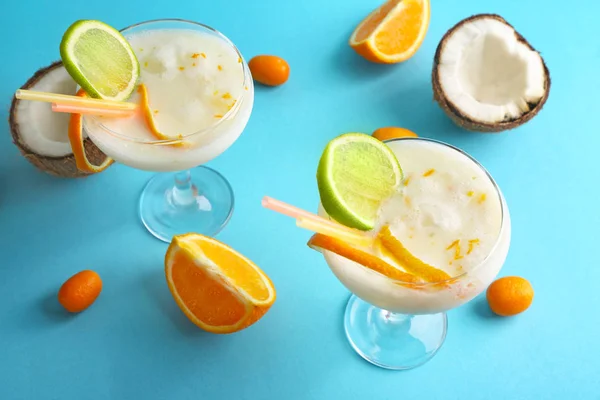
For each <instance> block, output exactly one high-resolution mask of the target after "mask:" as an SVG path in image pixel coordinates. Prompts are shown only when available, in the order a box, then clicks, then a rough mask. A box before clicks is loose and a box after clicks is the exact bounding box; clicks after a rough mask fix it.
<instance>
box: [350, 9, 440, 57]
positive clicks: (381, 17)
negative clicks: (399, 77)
mask: <svg viewBox="0 0 600 400" xmlns="http://www.w3.org/2000/svg"><path fill="white" fill-rule="evenodd" d="M428 27H429V0H388V1H387V2H386V3H385V4H384V5H382V6H381V7H379V8H378V9H376V10H375V11H373V12H372V13H371V14H369V16H368V17H367V18H365V19H364V20H363V21H362V22H361V23H360V24H359V25H358V26H357V27H356V29H355V30H354V32H353V33H352V36H351V37H350V46H351V47H352V48H353V49H354V50H355V51H356V52H357V53H358V54H360V55H361V56H363V57H364V58H366V59H367V60H369V61H373V62H376V63H385V64H393V63H398V62H401V61H405V60H407V59H409V58H410V57H412V55H413V54H415V53H416V52H417V50H418V49H419V47H420V46H421V43H422V42H423V39H425V34H426V33H427V28H428Z"/></svg>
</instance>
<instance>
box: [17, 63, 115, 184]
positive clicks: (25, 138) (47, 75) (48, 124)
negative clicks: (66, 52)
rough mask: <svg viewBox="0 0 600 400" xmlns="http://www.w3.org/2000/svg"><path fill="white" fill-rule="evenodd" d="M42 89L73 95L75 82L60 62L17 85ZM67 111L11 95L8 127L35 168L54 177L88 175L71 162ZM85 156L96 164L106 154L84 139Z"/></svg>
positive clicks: (100, 161) (73, 158)
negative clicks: (54, 110)
mask: <svg viewBox="0 0 600 400" xmlns="http://www.w3.org/2000/svg"><path fill="white" fill-rule="evenodd" d="M21 88H22V89H30V90H37V91H42V92H51V93H61V94H74V93H75V91H76V88H77V84H76V83H75V81H74V80H73V79H72V78H71V76H70V75H69V74H68V73H67V70H66V69H65V68H64V67H63V64H62V63H61V62H55V63H53V64H52V65H50V66H48V67H45V68H42V69H40V70H39V71H37V72H36V73H35V74H34V75H33V76H32V77H31V78H29V80H28V81H27V82H26V83H25V84H24V85H23V86H22V87H21ZM69 118H70V114H66V113H56V112H53V111H52V109H51V107H50V104H49V103H44V102H39V101H28V100H18V99H17V98H16V97H15V98H13V101H12V105H11V107H10V117H9V123H10V130H11V133H12V138H13V142H14V143H15V145H17V147H18V148H19V150H20V151H21V154H23V156H24V157H25V158H26V159H27V160H28V161H29V162H30V163H32V164H33V165H34V166H36V167H37V168H38V169H40V170H42V171H44V172H47V173H49V174H51V175H54V176H60V177H68V178H77V177H83V176H88V175H91V174H90V173H87V172H82V171H80V170H78V169H77V166H76V165H75V157H74V156H73V152H72V150H71V144H70V143H69V136H68V126H69ZM84 146H85V151H86V155H87V157H88V159H89V160H90V161H91V162H92V163H93V164H95V165H100V164H101V163H102V162H103V161H104V159H105V158H106V155H105V154H104V153H102V152H101V151H100V150H99V149H98V148H97V147H96V145H94V143H92V141H91V140H90V139H88V138H86V139H85V141H84Z"/></svg>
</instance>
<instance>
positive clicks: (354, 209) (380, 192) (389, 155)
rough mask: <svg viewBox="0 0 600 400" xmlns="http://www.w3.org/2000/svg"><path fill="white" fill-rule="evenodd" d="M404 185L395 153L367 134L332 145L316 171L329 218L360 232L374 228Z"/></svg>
mask: <svg viewBox="0 0 600 400" xmlns="http://www.w3.org/2000/svg"><path fill="white" fill-rule="evenodd" d="M401 181H402V169H401V168H400V164H399V163H398V160H397V159H396V156H395V155H394V153H393V152H392V150H390V148H389V147H387V146H386V145H385V144H384V143H382V142H381V141H379V140H377V139H375V138H373V137H372V136H369V135H366V134H364V133H346V134H343V135H340V136H338V137H336V138H335V139H333V140H332V141H330V142H329V144H327V147H325V150H324V151H323V155H322V156H321V160H320V161H319V167H318V170H317V184H318V186H319V195H320V197H321V204H322V205H323V208H324V209H325V211H326V212H327V214H329V216H330V217H331V218H333V219H335V220H336V221H337V222H339V223H341V224H344V225H346V226H349V227H351V228H356V229H360V230H370V229H372V228H373V226H374V224H375V220H376V218H377V212H378V210H379V207H380V205H381V202H382V201H383V200H385V199H387V198H388V197H389V196H390V195H392V194H393V193H394V191H395V190H396V188H397V187H398V186H399V185H400V182H401Z"/></svg>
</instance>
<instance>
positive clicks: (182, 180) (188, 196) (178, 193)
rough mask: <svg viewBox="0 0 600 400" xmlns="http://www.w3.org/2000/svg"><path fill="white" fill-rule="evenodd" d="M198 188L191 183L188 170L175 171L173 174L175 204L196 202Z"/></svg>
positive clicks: (184, 204)
mask: <svg viewBox="0 0 600 400" xmlns="http://www.w3.org/2000/svg"><path fill="white" fill-rule="evenodd" d="M197 195H198V190H197V189H196V187H195V186H194V185H192V174H191V172H190V170H189V169H188V170H186V171H181V172H177V173H176V174H175V187H174V188H173V197H172V198H173V203H174V204H175V205H176V206H189V205H190V204H194V203H195V202H196V196H197Z"/></svg>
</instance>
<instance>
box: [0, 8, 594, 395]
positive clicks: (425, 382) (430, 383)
mask: <svg viewBox="0 0 600 400" xmlns="http://www.w3.org/2000/svg"><path fill="white" fill-rule="evenodd" d="M433 3H434V4H432V16H431V24H430V28H429V32H428V34H427V37H426V39H425V42H424V43H423V46H422V47H421V49H420V50H419V51H418V53H417V54H416V55H415V56H414V57H413V58H412V59H410V60H409V61H407V62H405V63H403V64H400V65H393V66H381V65H375V64H370V63H368V62H366V61H364V60H362V59H360V58H359V57H358V56H356V55H355V54H354V53H353V51H352V50H351V49H350V48H349V47H348V45H347V40H348V38H349V36H350V33H351V32H352V30H353V29H354V27H355V26H356V24H358V22H359V21H360V20H361V19H362V18H364V17H365V16H366V15H367V14H368V13H369V12H370V11H371V10H372V9H374V8H375V7H377V6H378V5H379V4H380V2H379V0H328V1H323V0H302V1H286V0H260V1H242V0H237V1H233V0H231V1H196V0H180V1H169V2H167V1H156V2H154V3H153V2H151V1H149V0H145V1H142V0H125V1H114V0H110V1H108V0H103V1H81V2H80V1H61V0H55V1H37V2H34V1H31V0H29V1H11V2H8V3H7V4H5V5H4V7H3V10H2V13H1V15H0V34H1V37H2V43H1V44H0V46H1V50H2V54H3V62H2V65H1V67H0V68H1V70H0V71H1V74H0V77H1V78H0V99H1V102H2V111H1V112H2V115H1V117H2V120H4V121H6V119H7V117H8V116H7V112H8V107H9V103H10V99H11V96H12V94H13V92H14V90H15V89H17V88H18V87H19V86H20V85H21V84H23V83H24V82H25V80H26V79H27V78H28V77H29V76H30V75H31V74H33V72H35V70H37V69H38V68H39V67H42V66H44V65H47V64H48V63H50V62H51V61H53V60H55V59H57V58H58V57H59V54H58V44H59V42H60V39H61V36H62V33H63V31H64V30H65V29H66V28H67V27H68V26H69V25H70V24H71V23H72V22H73V21H74V20H76V19H83V18H93V19H100V20H103V21H105V22H107V23H109V24H111V25H113V26H115V27H118V28H122V27H124V26H126V25H129V24H132V23H135V22H139V21H142V20H147V19H154V18H166V17H178V18H187V19H192V20H197V21H200V22H203V23H205V24H208V25H211V26H213V27H215V28H217V29H219V30H221V31H222V32H223V33H224V34H225V35H227V36H228V37H229V38H231V40H232V41H233V42H234V43H236V45H237V46H238V47H239V48H240V50H241V51H242V53H243V54H244V56H245V57H246V58H247V59H249V58H251V57H252V56H254V55H256V54H260V53H271V54H277V55H280V56H282V57H284V58H285V59H286V60H287V61H288V62H289V63H290V65H291V77H290V80H289V81H288V83H287V84H285V85H284V86H282V87H279V88H276V89H265V88H257V91H256V102H255V109H254V112H253V114H252V117H251V119H250V122H249V124H248V127H247V129H246V130H245V132H244V133H243V135H242V136H241V137H240V139H239V140H238V141H237V142H236V143H235V144H234V145H233V146H232V147H231V148H230V149H229V150H228V151H226V152H225V153H224V154H223V155H222V156H220V157H219V158H218V159H216V160H214V161H212V162H211V163H210V164H209V165H210V166H212V167H214V168H216V169H217V170H219V171H221V172H222V173H223V174H224V175H225V176H226V177H227V178H228V179H229V180H230V182H231V184H232V185H233V187H234V190H235V194H236V203H237V204H236V210H235V213H234V216H233V219H232V220H231V222H230V223H229V225H228V226H227V228H226V229H225V230H224V231H223V232H222V233H221V234H219V235H218V239H220V240H222V241H224V242H226V243H228V244H230V245H231V246H233V247H235V248H236V249H237V250H239V251H240V252H242V253H243V254H245V255H247V256H248V257H249V258H251V259H252V260H254V261H255V262H256V263H257V264H258V265H259V266H261V267H262V268H263V269H264V270H265V271H266V272H267V273H268V274H269V275H270V276H271V277H272V279H273V282H274V284H275V285H276V288H277V291H278V300H277V302H276V303H275V305H274V306H273V308H272V309H271V311H270V312H269V313H268V314H267V315H266V316H265V317H264V318H263V319H262V320H261V321H260V322H258V323H257V324H255V325H254V326H252V327H250V328H249V329H247V330H245V331H242V332H240V333H237V334H235V335H229V336H218V335H211V334H208V333H204V332H203V331H201V330H199V329H198V328H196V327H195V326H194V325H192V324H191V323H190V322H189V321H188V320H187V319H186V317H185V316H184V315H183V314H182V313H181V312H180V310H179V309H178V307H177V306H176V305H175V302H174V301H173V299H172V297H171V295H170V293H169V291H168V289H167V285H166V282H165V279H164V275H163V256H164V253H165V250H166V248H167V245H166V244H164V243H162V242H159V241H158V240H156V239H154V238H153V237H151V236H150V235H149V234H148V233H147V232H146V231H145V229H144V228H143V226H142V225H141V224H140V222H139V221H138V216H137V214H136V209H137V201H138V196H139V194H140V191H141V189H142V187H143V185H144V184H145V182H146V181H147V180H148V179H149V178H150V177H151V176H152V174H151V173H146V172H141V171H137V170H134V169H131V168H128V167H125V166H123V165H115V166H113V167H111V168H110V169H109V170H107V171H106V172H104V173H102V174H100V175H97V176H93V177H90V178H87V179H83V180H66V179H57V178H53V177H51V176H47V175H45V174H42V173H40V172H38V171H37V170H35V169H34V168H33V167H32V166H31V165H30V164H29V163H27V162H26V161H25V160H24V159H23V158H22V157H21V156H20V155H19V152H18V151H17V148H16V147H15V146H14V145H13V144H12V143H11V139H10V135H9V131H8V124H7V123H4V124H3V125H2V127H1V128H0V129H1V132H0V249H1V251H0V254H1V256H2V259H1V260H2V261H1V262H0V399H2V400H10V399H36V400H37V399H76V398H84V399H92V400H95V399H173V400H176V399H177V400H178V399H240V400H243V399H252V400H254V399H257V400H260V399H291V400H293V399H345V400H350V399H367V398H369V399H370V398H373V399H415V398H423V399H441V398H443V399H563V398H573V399H600V368H599V366H600V361H599V360H600V344H599V341H598V340H599V339H598V338H599V337H600V313H599V311H598V307H599V306H600V268H599V265H600V260H599V256H598V254H599V252H598V242H597V237H598V236H597V232H598V228H597V227H598V225H599V224H600V213H599V212H598V199H599V190H598V180H599V177H600V166H599V165H600V162H599V159H598V148H599V146H600V135H599V134H598V128H597V126H598V125H597V119H598V118H597V116H598V111H599V101H598V97H597V94H598V93H599V92H600V83H599V82H600V80H599V78H598V74H599V73H600V45H599V44H598V43H599V42H598V37H599V34H598V22H597V16H598V12H600V7H599V6H598V3H597V2H595V1H593V0H581V1H579V2H577V3H571V4H565V3H564V2H561V3H556V4H550V3H551V2H549V1H543V0H537V1H533V0H522V1H518V2H517V1H514V2H513V1H506V0H493V1H491V0H490V1H485V2H484V1H481V0H460V1H459V0H452V1H451V0H446V1H438V0H433ZM259 9H261V10H262V11H259ZM479 12H494V13H499V14H500V15H502V16H503V17H505V18H506V19H507V20H508V21H509V22H510V23H512V24H513V25H514V26H515V27H516V28H517V29H518V30H519V31H520V33H522V34H523V35H524V36H525V37H526V38H527V39H528V40H529V41H530V42H531V43H532V45H533V46H534V47H536V48H537V49H538V50H540V51H541V52H542V55H543V56H544V58H545V60H546V62H547V65H548V67H549V69H550V72H551V75H552V90H551V93H550V98H549V100H548V102H547V103H546V106H545V108H544V109H543V111H542V112H541V113H540V114H539V115H538V116H537V117H536V118H534V119H533V120H532V121H531V122H530V123H528V124H526V125H524V126H523V127H521V128H519V129H516V130H514V131H510V132H504V133H501V134H498V135H484V134H478V133H469V132H466V131H463V130H461V129H459V128H457V127H455V126H454V125H453V124H452V123H451V122H450V121H449V120H448V119H447V118H446V116H445V115H444V114H443V112H442V111H441V110H440V109H439V108H438V106H437V105H436V104H435V103H434V102H433V100H432V91H431V84H430V73H431V66H432V60H433V54H434V51H435V48H436V46H437V44H438V42H439V40H440V38H441V37H442V35H443V34H444V32H445V31H446V30H447V29H448V28H450V27H451V26H452V25H454V24H455V23H456V22H458V21H459V20H460V19H462V18H464V17H467V16H469V15H471V14H475V13H479ZM386 125H396V126H403V127H406V128H409V129H411V130H414V131H415V132H417V133H418V134H419V135H421V136H424V137H431V138H436V139H440V140H443V141H447V142H449V143H451V144H454V145H457V146H459V147H461V148H462V149H464V150H466V151H467V152H469V153H471V154H472V155H474V156H475V157H476V158H477V159H478V160H480V161H481V162H482V163H483V164H484V165H485V167H487V168H488V169H489V170H490V172H491V173H492V175H493V176H494V177H495V178H496V180H497V181H498V183H499V185H500V186H501V188H502V190H503V191H504V194H505V196H506V199H507V202H508V204H509V208H510V212H511V215H512V219H513V241H512V245H511V249H510V253H509V256H508V259H507V261H506V264H505V266H504V268H503V270H502V271H501V275H521V276H524V277H526V278H528V279H529V280H530V281H531V282H532V284H533V286H534V288H535V290H536V294H535V300H534V302H533V305H532V307H531V308H530V309H529V310H528V311H527V312H526V313H524V314H522V315H519V316H517V317H514V318H505V319H502V318H497V317H493V316H492V315H491V314H490V312H489V311H488V309H487V305H486V303H485V299H484V298H483V297H480V298H478V299H476V300H474V301H472V302H471V303H469V304H467V305H465V306H463V307H461V308H459V309H457V310H453V311H451V312H450V313H449V332H448V337H447V340H446V343H445V345H444V346H443V347H442V349H441V350H440V352H439V353H438V354H437V355H436V356H435V357H434V358H433V359H432V360H431V361H430V362H429V363H427V364H425V365H424V366H422V367H420V368H418V369H415V370H412V371H408V372H391V371H386V370H383V369H379V368H376V367H373V366H371V365H370V364H368V363H367V362H365V361H363V360H362V359H360V358H359V357H358V356H357V355H356V354H355V353H354V352H353V351H352V350H351V348H350V346H349V345H348V343H347V342H346V339H345V337H344V333H343V328H342V312H343V308H344V306H345V303H346V300H347V298H348V292H347V291H346V290H345V289H344V288H343V287H342V286H341V284H340V283H339V282H338V281H337V280H336V279H335V277H334V276H333V275H332V273H331V272H330V271H329V270H328V268H327V266H326V264H325V262H324V261H323V259H322V257H320V255H319V254H318V253H316V252H313V251H311V250H309V249H308V248H307V247H306V246H305V243H306V240H307V239H308V237H309V235H310V233H308V232H307V231H303V230H300V229H297V228H295V227H294V224H293V222H292V221H291V220H290V219H287V218H285V217H283V216H280V215H277V214H275V213H272V212H269V211H267V210H264V209H262V208H261V206H260V200H261V198H262V196H264V195H271V196H273V197H275V198H279V199H282V200H284V201H289V202H292V203H294V204H296V205H298V206H301V207H304V208H308V209H315V206H316V204H317V201H318V193H317V187H316V182H315V171H316V165H317V161H318V158H319V156H320V154H321V151H322V149H323V147H324V146H325V144H326V143H327V142H328V141H329V140H330V139H331V138H333V137H334V136H337V135H338V134H341V133H344V132H348V131H362V132H372V131H373V130H374V129H375V128H378V127H381V126H386ZM86 268H90V269H94V270H96V271H98V272H99V273H100V275H101V276H102V278H103V281H104V290H103V292H102V294H101V296H100V297H99V299H98V300H97V302H96V303H95V304H94V305H93V306H92V307H91V308H90V309H88V310H86V311H85V312H83V313H81V314H79V315H76V316H72V315H67V314H66V313H65V312H63V311H62V310H61V308H60V306H59V305H58V303H57V301H56V293H57V290H58V288H59V287H60V285H61V283H62V282H63V281H64V280H65V279H66V278H68V277H69V276H71V275H72V274H74V273H75V272H77V271H79V270H82V269H86Z"/></svg>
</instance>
